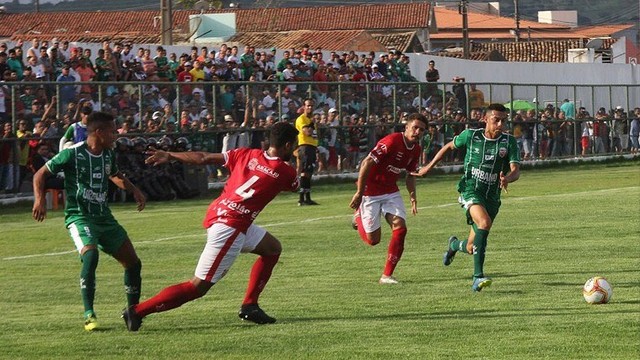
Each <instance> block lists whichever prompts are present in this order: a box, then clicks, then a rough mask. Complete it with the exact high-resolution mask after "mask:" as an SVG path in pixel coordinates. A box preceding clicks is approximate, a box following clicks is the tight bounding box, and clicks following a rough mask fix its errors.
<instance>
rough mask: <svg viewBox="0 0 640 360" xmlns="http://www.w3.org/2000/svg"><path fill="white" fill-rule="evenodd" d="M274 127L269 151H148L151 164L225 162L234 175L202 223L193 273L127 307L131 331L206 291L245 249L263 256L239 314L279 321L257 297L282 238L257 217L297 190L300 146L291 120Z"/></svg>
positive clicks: (261, 321)
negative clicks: (295, 161)
mask: <svg viewBox="0 0 640 360" xmlns="http://www.w3.org/2000/svg"><path fill="white" fill-rule="evenodd" d="M270 131H271V134H270V146H269V149H267V150H266V151H263V150H258V149H248V148H238V149H234V150H230V151H228V152H225V153H222V154H219V153H207V152H165V151H160V150H158V151H150V152H149V153H150V155H151V156H150V157H149V158H148V159H147V163H148V164H154V165H156V164H163V163H166V162H167V161H170V160H178V161H181V162H184V163H188V164H196V165H205V164H224V166H225V167H227V168H228V169H229V172H230V176H229V179H228V180H227V183H226V184H225V186H224V189H223V191H222V194H221V195H220V196H219V197H218V198H217V199H215V200H214V201H213V202H212V203H211V205H209V209H208V210H207V214H206V216H205V219H204V224H203V225H204V227H205V228H206V229H207V243H206V244H205V247H204V250H203V251H202V254H201V255H200V260H199V262H198V265H197V266H196V270H195V275H194V277H193V278H191V280H189V281H185V282H183V283H180V284H176V285H173V286H170V287H167V288H165V289H164V290H162V291H160V292H159V293H158V294H157V295H155V296H154V297H152V298H150V299H148V300H146V301H144V302H142V303H140V304H138V305H135V306H130V307H128V308H127V309H125V310H124V311H123V313H122V317H123V318H124V321H125V324H126V325H127V328H128V329H129V330H130V331H137V330H138V329H139V328H140V325H141V324H142V319H143V318H144V317H145V316H147V315H149V314H152V313H156V312H162V311H167V310H171V309H174V308H177V307H179V306H181V305H182V304H184V303H186V302H189V301H191V300H194V299H197V298H199V297H201V296H203V295H205V294H206V293H207V291H209V289H211V287H212V286H213V285H214V284H215V283H217V282H218V281H219V280H220V279H222V277H223V276H224V275H225V274H226V273H227V271H228V270H229V268H230V267H231V265H232V264H233V262H234V261H235V259H236V257H237V256H238V254H240V253H241V252H251V253H254V254H257V255H259V257H258V259H257V260H256V262H255V263H254V265H253V268H252V269H251V274H250V276H249V285H248V287H247V292H246V295H245V298H244V301H243V302H242V306H241V308H240V312H239V314H238V315H239V316H240V318H241V319H243V320H248V321H252V322H255V323H258V324H269V323H274V322H275V321H276V319H274V318H272V317H271V316H269V315H267V314H266V313H265V312H264V311H263V310H262V309H261V308H260V307H259V306H258V297H259V296H260V293H261V292H262V290H263V289H264V287H265V285H266V284H267V282H268V281H269V278H270V277H271V272H272V270H273V268H274V266H275V265H276V263H277V262H278V258H279V257H280V252H281V251H282V246H281V245H280V242H279V241H278V239H276V238H275V237H274V236H273V235H271V234H270V233H269V232H267V231H266V230H265V229H263V228H261V227H260V226H257V225H255V224H253V221H254V220H255V218H256V217H257V216H258V214H259V213H260V212H261V211H262V209H264V207H265V206H266V205H267V204H268V203H269V202H270V201H271V200H273V198H275V197H276V195H277V194H278V193H279V192H281V191H295V190H297V189H298V186H299V185H298V180H297V176H296V170H295V169H294V168H293V167H291V166H290V165H289V164H288V161H289V160H290V159H291V155H292V154H293V150H294V149H295V147H296V138H297V135H298V131H297V130H296V129H295V128H294V127H293V126H292V125H290V124H288V123H277V124H275V125H273V126H272V127H271V129H270Z"/></svg>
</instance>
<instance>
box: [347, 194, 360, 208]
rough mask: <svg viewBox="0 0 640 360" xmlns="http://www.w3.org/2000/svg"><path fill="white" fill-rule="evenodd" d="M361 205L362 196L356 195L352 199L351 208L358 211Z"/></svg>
mask: <svg viewBox="0 0 640 360" xmlns="http://www.w3.org/2000/svg"><path fill="white" fill-rule="evenodd" d="M361 203H362V195H360V194H358V193H356V194H355V195H353V198H351V202H350V203H349V207H350V208H352V209H353V210H356V209H358V208H359V207H360V204H361Z"/></svg>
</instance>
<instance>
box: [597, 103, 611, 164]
mask: <svg viewBox="0 0 640 360" xmlns="http://www.w3.org/2000/svg"><path fill="white" fill-rule="evenodd" d="M609 120H610V117H609V115H608V114H607V110H605V108H603V107H601V108H600V109H598V112H597V113H596V116H595V117H594V122H593V138H594V143H595V149H594V152H595V153H596V154H603V153H606V152H609V131H608V127H607V122H608V121H609Z"/></svg>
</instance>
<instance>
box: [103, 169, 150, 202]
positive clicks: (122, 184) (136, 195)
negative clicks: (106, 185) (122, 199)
mask: <svg viewBox="0 0 640 360" xmlns="http://www.w3.org/2000/svg"><path fill="white" fill-rule="evenodd" d="M109 179H110V180H111V182H113V183H114V184H115V185H116V186H117V187H119V188H120V189H123V190H127V191H129V192H130V193H132V194H133V199H134V200H135V201H136V203H137V204H138V211H142V210H143V209H144V207H145V205H146V203H147V199H146V198H145V196H144V194H143V193H142V191H140V189H138V188H137V187H136V186H135V185H133V183H132V182H131V181H129V179H127V178H126V177H125V176H124V175H123V174H122V173H121V172H118V173H117V174H115V175H113V176H111V177H110V178H109Z"/></svg>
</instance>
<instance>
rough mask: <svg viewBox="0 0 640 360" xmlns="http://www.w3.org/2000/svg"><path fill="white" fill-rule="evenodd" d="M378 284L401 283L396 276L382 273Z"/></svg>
mask: <svg viewBox="0 0 640 360" xmlns="http://www.w3.org/2000/svg"><path fill="white" fill-rule="evenodd" d="M378 284H383V285H396V284H400V282H399V281H398V280H396V278H394V277H393V276H387V275H382V276H381V277H380V280H378Z"/></svg>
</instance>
